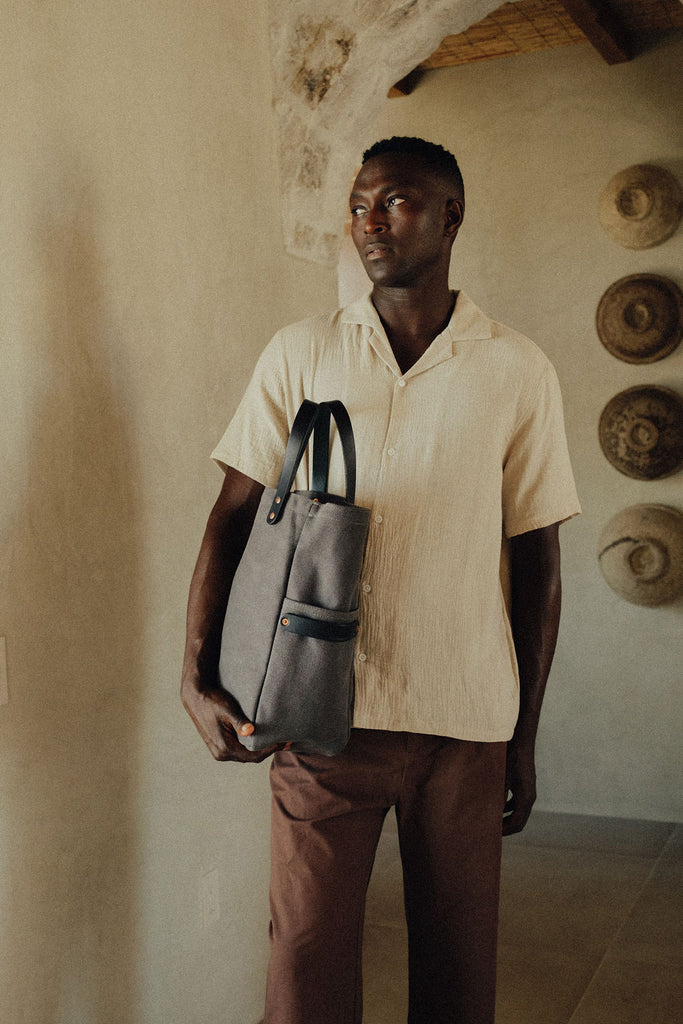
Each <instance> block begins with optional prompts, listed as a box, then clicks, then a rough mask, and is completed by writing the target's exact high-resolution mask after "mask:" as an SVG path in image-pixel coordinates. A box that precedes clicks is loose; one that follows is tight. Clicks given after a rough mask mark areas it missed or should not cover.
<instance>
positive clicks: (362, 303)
mask: <svg viewBox="0 0 683 1024" xmlns="http://www.w3.org/2000/svg"><path fill="white" fill-rule="evenodd" d="M341 320H342V323H345V324H355V325H358V326H362V327H369V328H370V329H371V334H370V338H369V340H370V344H371V345H372V347H373V348H374V349H375V351H376V352H377V354H378V355H379V356H380V358H381V359H382V360H383V362H385V363H386V364H387V366H389V367H390V368H391V369H392V370H393V371H394V372H396V371H397V370H398V367H397V365H396V360H395V358H394V354H393V352H392V350H391V345H390V344H389V340H388V338H387V336H386V332H385V330H384V327H383V325H382V321H381V320H380V317H379V313H378V312H377V310H376V309H375V307H374V305H373V303H372V299H371V296H370V295H365V296H364V297H363V298H362V299H357V300H356V301H355V302H352V303H351V304H350V305H348V306H346V307H345V308H344V309H343V310H342V313H341ZM490 337H491V321H490V320H489V318H488V317H487V316H486V315H485V314H484V313H482V311H481V310H480V309H479V307H478V306H477V305H475V303H474V302H472V300H471V299H470V298H469V297H468V296H467V295H466V294H465V293H464V292H462V291H461V292H458V298H457V301H456V303H455V308H454V309H453V314H452V316H451V319H450V320H449V322H448V325H447V326H446V327H445V328H444V330H443V331H442V332H441V334H438V335H437V336H436V338H434V340H433V341H432V343H431V345H430V346H429V348H428V349H427V351H426V352H425V353H424V354H423V355H422V356H421V357H420V358H419V359H418V361H417V362H416V363H415V364H414V366H412V367H411V369H410V370H408V372H407V374H406V375H405V376H409V375H411V374H416V373H421V372H423V371H424V370H427V369H429V368H430V367H432V366H435V365H436V364H437V363H441V362H443V361H444V360H445V359H450V358H451V357H452V356H454V355H456V353H457V344H458V342H461V341H484V340H486V339H489V338H490ZM399 373H400V371H399Z"/></svg>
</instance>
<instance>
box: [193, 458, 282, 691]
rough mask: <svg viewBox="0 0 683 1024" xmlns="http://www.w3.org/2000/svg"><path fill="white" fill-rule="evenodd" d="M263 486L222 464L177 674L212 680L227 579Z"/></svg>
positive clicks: (205, 681)
mask: <svg viewBox="0 0 683 1024" xmlns="http://www.w3.org/2000/svg"><path fill="white" fill-rule="evenodd" d="M262 491H263V488H262V487H261V486H260V485H259V484H255V483H254V482H253V481H251V480H248V478H246V477H242V476H241V475H240V474H236V473H235V471H234V470H228V473H227V474H226V480H225V482H224V484H223V488H222V489H221V493H220V495H219V498H218V501H217V502H216V504H215V505H214V507H213V509H212V511H211V514H210V516H209V519H208V522H207V525H206V530H205V532H204V538H203V540H202V544H201V547H200V550H199V556H198V558H197V564H196V566H195V570H194V573H193V576H192V582H191V584H190V594H189V599H188V605H187V636H186V644H185V659H184V664H183V680H184V682H185V683H190V684H191V685H194V686H201V687H206V686H213V685H215V683H216V678H217V670H218V659H219V655H220V644H221V633H222V627H223V619H224V617H225V609H226V606H227V602H228V597H229V594H230V588H231V585H232V581H233V578H234V575H235V572H236V571H237V566H238V565H239V562H240V559H241V557H242V554H243V552H244V548H245V547H246V544H247V541H248V539H249V534H250V532H251V527H252V525H253V522H254V516H255V514H256V509H257V508H258V503H259V500H260V496H261V493H262Z"/></svg>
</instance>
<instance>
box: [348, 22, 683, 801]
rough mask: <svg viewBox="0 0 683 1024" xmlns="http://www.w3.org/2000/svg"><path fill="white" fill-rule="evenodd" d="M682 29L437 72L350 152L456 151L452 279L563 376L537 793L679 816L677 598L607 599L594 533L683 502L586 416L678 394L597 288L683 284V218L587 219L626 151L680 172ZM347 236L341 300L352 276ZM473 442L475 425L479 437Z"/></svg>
mask: <svg viewBox="0 0 683 1024" xmlns="http://www.w3.org/2000/svg"><path fill="white" fill-rule="evenodd" d="M682 59H683V33H678V34H676V35H673V36H669V37H668V38H667V39H666V40H665V41H663V42H661V43H659V44H658V45H657V46H656V47H655V48H654V49H651V50H649V51H648V52H646V53H645V54H643V55H642V56H640V57H638V58H637V59H636V60H634V61H633V62H631V63H627V64H621V65H616V66H614V67H608V66H607V65H606V64H604V63H603V62H602V61H601V60H600V59H599V57H598V56H597V55H596V54H595V53H594V51H593V50H592V49H591V48H590V47H588V46H574V47H569V48H566V49H561V50H553V51H545V52H542V53H536V54H530V55H527V56H520V57H512V58H509V59H506V60H499V61H496V60H492V61H486V62H485V63H482V64H473V65H469V66H464V67H459V68H450V69H446V70H442V71H439V72H432V73H430V74H429V75H427V77H426V78H425V79H424V80H423V82H422V83H421V84H420V86H419V87H418V89H417V90H416V91H415V92H414V93H413V94H412V95H411V96H409V97H407V98H404V99H400V100H389V101H387V102H386V103H385V104H384V107H383V109H382V111H381V113H380V114H379V115H378V117H377V118H376V119H375V121H374V123H373V124H371V125H368V126H367V128H364V129H362V130H359V137H358V141H357V147H356V149H357V150H360V149H361V148H362V147H363V146H366V145H368V144H370V143H372V142H373V141H375V139H377V138H382V137H385V136H390V135H393V134H407V135H424V136H425V137H427V138H429V139H433V140H434V141H437V142H441V143H443V144H444V145H445V146H447V147H448V148H450V149H452V150H453V151H454V152H455V153H456V154H457V155H458V158H459V160H460V162H461V166H462V169H463V174H464V176H465V185H466V191H467V211H466V216H465V221H464V225H463V227H462V229H461V232H460V235H459V237H458V239H457V241H456V244H455V248H454V256H453V273H452V280H453V285H454V286H455V287H462V288H464V289H465V290H466V291H467V292H468V293H469V294H470V295H471V296H472V298H474V299H475V301H476V302H478V303H479V305H481V306H482V308H484V309H485V310H486V311H487V312H489V314H490V315H492V316H494V317H496V318H498V319H500V320H502V321H504V322H506V323H509V324H511V325H512V326H514V327H516V328H517V329H518V330H521V331H523V332H524V333H526V334H528V335H529V336H530V337H531V338H533V339H535V340H536V341H537V342H538V343H539V344H540V345H541V346H542V348H543V349H544V350H545V351H546V352H547V353H548V355H549V356H550V358H551V359H552V360H553V362H554V363H555V365H556V367H557V370H558V373H559V376H560V380H561V382H562V386H563V392H564V398H565V414H566V421H567V429H568V435H569V441H570V446H571V451H572V457H573V463H574V468H575V473H576V477H577V483H578V487H579V492H580V496H581V499H582V504H583V508H584V514H583V516H582V517H581V518H579V519H577V520H574V521H573V522H570V523H568V524H567V525H566V526H564V527H563V528H562V540H563V551H564V580H565V598H564V611H563V620H562V631H561V636H560V643H559V648H558V652H557V657H556V661H555V665H554V667H553V672H552V676H551V681H550V684H549V691H548V695H547V698H546V706H545V710H544V716H543V720H542V728H541V736H540V800H539V804H540V806H541V807H544V808H546V809H552V810H559V811H573V812H588V813H592V814H605V815H617V816H618V815H623V816H625V817H643V818H659V819H673V820H680V819H681V817H683V805H682V804H681V794H680V768H681V753H680V723H681V721H682V720H683V686H682V685H681V684H682V683H683V676H682V673H681V665H682V664H683V602H681V601H679V602H678V604H677V605H674V606H669V607H661V608H641V607H638V606H636V605H631V604H628V603H627V602H625V601H623V600H621V599H620V598H618V597H617V596H616V595H615V594H614V593H612V591H611V590H610V589H609V588H608V587H607V585H606V584H605V583H604V581H603V579H602V576H601V575H600V572H599V569H598V566H597V561H596V557H595V554H596V547H597V543H598V536H599V534H600V531H601V530H602V528H603V526H604V524H605V523H606V522H607V521H608V520H609V519H610V518H611V517H612V515H614V514H615V513H616V512H617V511H618V510H620V509H622V508H624V507H626V506H628V505H632V504H636V503H639V502H663V503H665V504H671V505H675V506H677V507H678V508H681V509H683V472H679V473H677V474H676V475H675V476H672V477H668V478H666V479H663V480H659V481H646V482H639V481H636V480H631V479H629V478H628V477H625V476H623V475H622V474H620V473H619V472H618V471H617V470H615V469H613V468H612V466H610V465H609V463H608V462H607V461H606V460H605V459H604V457H603V455H602V452H601V450H600V447H599V444H598V438H597V423H598V418H599V415H600V412H601V411H602V409H603V407H604V405H605V404H606V403H607V401H608V400H609V399H610V398H611V397H612V396H613V395H615V394H616V393H617V392H618V391H621V390H623V389H624V388H627V387H631V386H635V385H636V384H644V383H654V384H661V385H665V386H668V387H672V388H674V389H675V390H677V391H678V392H679V394H681V395H683V345H681V346H679V348H678V349H677V350H676V352H675V353H674V354H672V355H671V356H669V357H668V358H667V359H664V360H662V361H660V362H657V363H653V364H650V365H645V366H637V365H629V364H627V363H624V362H621V361H619V360H617V359H615V358H614V357H612V356H611V355H609V354H608V353H607V351H606V350H605V349H604V348H603V346H602V345H601V344H600V342H599V340H598V337H597V334H596V332H595V327H594V319H595V310H596V307H597V304H598V302H599V300H600V297H601V295H602V294H603V292H604V291H605V289H606V288H607V287H608V286H609V285H610V284H612V283H613V282H614V281H616V280H617V279H618V278H620V277H623V276H624V275H626V274H632V273H637V272H642V273H658V274H663V275H665V276H667V277H670V278H671V279H672V280H674V281H675V282H677V284H678V285H679V287H681V286H683V275H682V273H681V267H682V266H683V226H681V227H679V229H678V232H677V233H676V234H675V235H674V236H673V237H672V238H670V239H669V240H668V241H666V242H665V243H663V244H662V245H660V246H657V247H656V248H653V249H648V250H641V251H634V250H628V249H623V248H621V247H620V246H619V245H616V244H615V243H614V242H612V241H611V240H610V239H609V238H608V237H607V236H606V235H605V234H604V233H603V231H602V230H601V228H600V226H599V223H598V219H597V202H598V197H599V195H600V192H601V190H602V188H603V187H604V185H605V184H606V183H607V181H608V180H609V179H610V177H611V176H612V175H613V174H614V173H616V172H617V171H619V170H621V169H622V168H624V167H627V166H629V165H630V164H634V163H644V162H653V163H661V164H662V165H663V166H664V167H667V168H668V169H669V170H671V171H673V172H674V173H675V174H676V175H677V176H678V178H679V180H680V181H682V182H683V148H682V147H681V137H680V131H679V125H680V122H681V93H680V66H681V60H682ZM355 267H356V258H355V253H354V254H352V253H351V252H350V247H349V243H348V239H347V241H346V243H345V246H344V250H343V256H342V262H341V274H340V279H341V284H342V289H341V291H342V301H345V300H347V299H349V298H350V297H353V296H354V295H355V294H357V293H358V292H359V290H360V289H363V290H364V289H365V287H366V285H365V281H364V280H363V277H362V275H360V276H356V273H355V270H354V268H355ZM482 443H485V439H483V438H482Z"/></svg>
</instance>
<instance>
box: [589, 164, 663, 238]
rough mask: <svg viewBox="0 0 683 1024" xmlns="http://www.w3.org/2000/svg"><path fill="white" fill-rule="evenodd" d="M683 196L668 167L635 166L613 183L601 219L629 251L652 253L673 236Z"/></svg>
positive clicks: (601, 208) (602, 200) (604, 197)
mask: <svg viewBox="0 0 683 1024" xmlns="http://www.w3.org/2000/svg"><path fill="white" fill-rule="evenodd" d="M682 200H683V195H682V193H681V187H680V185H679V183H678V180H677V179H676V178H675V177H674V175H673V174H671V172H670V171H667V170H666V169H665V168H664V167H657V166H655V165H654V164H634V165H633V167H627V168H626V169H625V170H623V171H619V173H618V174H615V175H614V177H613V178H611V179H610V181H609V182H608V184H607V186H606V187H605V189H604V190H603V192H602V195H601V196H600V202H599V206H598V217H599V219H600V224H601V225H602V227H603V229H604V231H605V232H606V233H607V234H608V235H609V237H610V238H611V239H612V240H613V241H615V242H618V243H619V245H623V246H624V248H626V249H650V248H651V247H652V246H654V245H659V244H660V243H661V242H664V241H665V240H666V239H667V238H669V237H670V236H671V235H673V233H674V231H675V230H676V228H677V227H678V223H679V221H680V219H681V212H682V209H681V207H682Z"/></svg>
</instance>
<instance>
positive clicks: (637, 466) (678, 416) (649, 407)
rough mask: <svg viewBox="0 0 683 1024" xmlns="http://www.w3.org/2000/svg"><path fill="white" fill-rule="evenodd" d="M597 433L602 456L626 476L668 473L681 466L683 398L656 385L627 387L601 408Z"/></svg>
mask: <svg viewBox="0 0 683 1024" xmlns="http://www.w3.org/2000/svg"><path fill="white" fill-rule="evenodd" d="M598 436H599V439H600V446H601V448H602V451H603V454H604V456H605V458H606V459H607V460H608V462H610V463H611V464H612V465H613V466H614V468H615V469H618V470H619V472H620V473H623V474H624V475H625V476H630V477H633V478H634V479H636V480H658V479H660V478H661V477H665V476H671V475H672V474H673V473H676V472H678V470H679V469H680V468H681V467H682V466H683V400H681V398H680V396H679V395H678V394H677V393H676V392H675V391H672V390H671V389H670V388H664V387H660V386H658V385H655V384H650V385H645V386H642V387H635V388H627V389H626V391H620V392H619V394H618V395H615V396H614V398H612V399H611V400H610V401H609V402H608V403H607V405H606V406H605V408H604V409H603V411H602V414H601V416H600V422H599V424H598Z"/></svg>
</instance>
